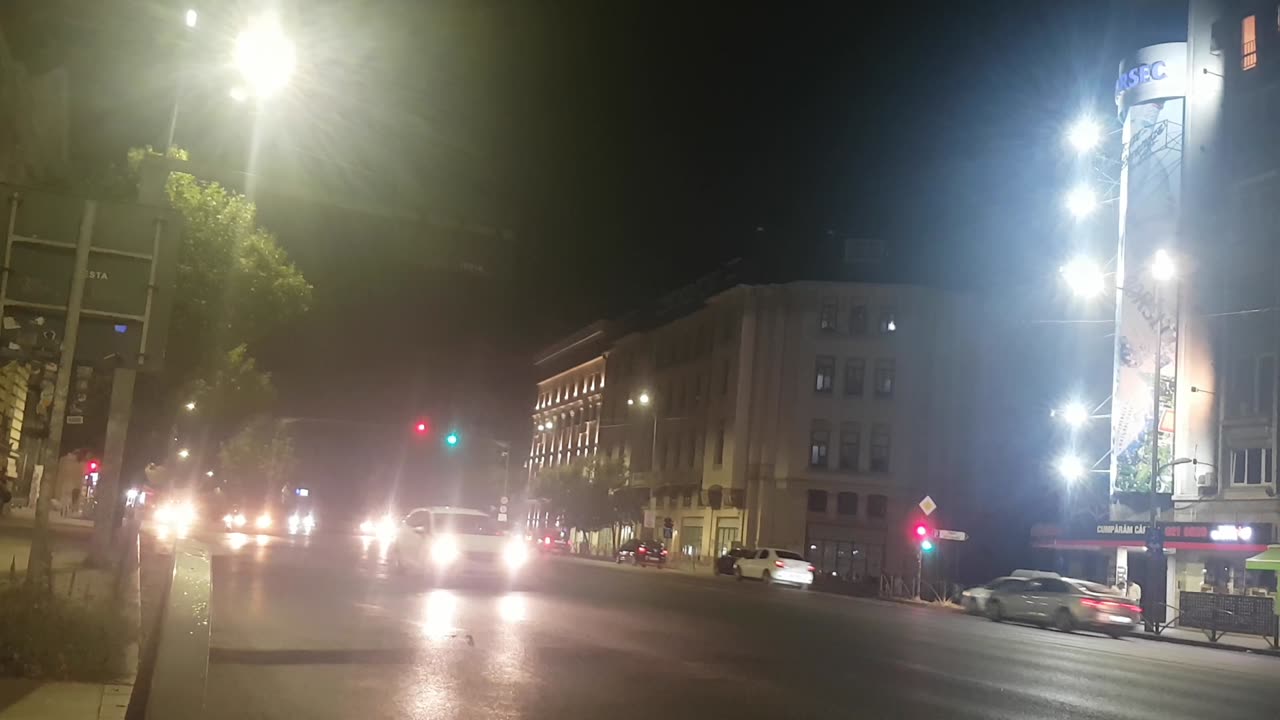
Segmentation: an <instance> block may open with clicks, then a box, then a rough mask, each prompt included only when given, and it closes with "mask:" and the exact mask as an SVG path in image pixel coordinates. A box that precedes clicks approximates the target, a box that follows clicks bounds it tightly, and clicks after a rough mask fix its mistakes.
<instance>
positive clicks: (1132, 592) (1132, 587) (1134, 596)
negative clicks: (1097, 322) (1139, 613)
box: [1124, 580, 1142, 605]
mask: <svg viewBox="0 0 1280 720" xmlns="http://www.w3.org/2000/svg"><path fill="white" fill-rule="evenodd" d="M1124 596H1125V597H1127V598H1129V599H1130V600H1132V601H1133V604H1134V605H1141V604H1142V586H1141V585H1139V584H1138V583H1136V582H1134V581H1132V580H1130V581H1129V587H1128V589H1127V590H1125V593H1124Z"/></svg>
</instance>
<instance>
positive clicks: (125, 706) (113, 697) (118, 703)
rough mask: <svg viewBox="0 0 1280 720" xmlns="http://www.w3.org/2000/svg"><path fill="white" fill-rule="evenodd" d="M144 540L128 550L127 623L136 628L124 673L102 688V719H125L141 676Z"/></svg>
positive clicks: (126, 649)
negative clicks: (139, 653)
mask: <svg viewBox="0 0 1280 720" xmlns="http://www.w3.org/2000/svg"><path fill="white" fill-rule="evenodd" d="M140 543H141V539H140V538H139V537H138V536H137V535H136V534H135V535H134V536H133V547H131V548H130V549H129V551H128V552H127V553H126V555H127V556H128V561H127V562H129V564H130V566H131V567H130V570H129V577H128V579H127V580H126V581H125V583H124V598H123V600H124V602H123V610H124V616H125V619H126V622H128V623H129V624H130V625H132V627H133V639H132V640H131V641H130V642H129V644H128V645H126V646H125V648H124V672H123V673H122V674H121V676H120V677H119V678H117V679H116V681H115V682H112V683H107V684H105V685H103V687H102V704H101V705H99V706H98V720H124V717H125V714H126V712H128V710H129V700H130V698H132V697H133V686H134V684H135V683H136V682H137V679H138V652H139V651H138V639H139V638H140V637H141V633H142V563H141V557H140V555H139V553H140V552H141V549H140Z"/></svg>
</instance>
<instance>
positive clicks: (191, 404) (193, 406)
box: [182, 400, 196, 412]
mask: <svg viewBox="0 0 1280 720" xmlns="http://www.w3.org/2000/svg"><path fill="white" fill-rule="evenodd" d="M182 407H184V408H186V409H187V412H192V411H194V410H195V409H196V401H195V400H192V401H191V402H189V403H187V404H186V405H183V406H182Z"/></svg>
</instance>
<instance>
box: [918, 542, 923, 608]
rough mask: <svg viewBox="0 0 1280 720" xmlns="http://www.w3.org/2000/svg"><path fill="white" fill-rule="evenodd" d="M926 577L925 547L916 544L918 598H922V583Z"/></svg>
mask: <svg viewBox="0 0 1280 720" xmlns="http://www.w3.org/2000/svg"><path fill="white" fill-rule="evenodd" d="M923 578H924V547H922V546H920V545H918V544H917V545H916V599H917V600H919V599H920V585H921V582H922V580H923Z"/></svg>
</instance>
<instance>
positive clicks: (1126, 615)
mask: <svg viewBox="0 0 1280 720" xmlns="http://www.w3.org/2000/svg"><path fill="white" fill-rule="evenodd" d="M1014 581H1016V582H1014ZM986 612H987V617H989V618H991V619H992V620H994V621H996V622H1000V621H1002V620H1018V621H1021V622H1028V623H1032V624H1035V625H1042V626H1053V627H1055V628H1057V629H1058V630H1061V631H1063V632H1071V631H1073V630H1093V631H1096V632H1100V633H1105V634H1107V635H1110V636H1111V637H1115V638H1118V637H1121V636H1123V635H1125V634H1128V633H1129V632H1131V631H1132V630H1133V628H1134V627H1135V626H1136V625H1137V624H1138V618H1139V616H1140V613H1141V609H1140V608H1139V607H1138V606H1137V605H1134V604H1133V603H1132V602H1131V601H1130V600H1129V599H1128V598H1125V597H1124V596H1122V595H1119V594H1117V592H1116V591H1115V590H1112V589H1111V588H1109V587H1106V586H1103V585H1099V584H1097V583H1092V582H1089V581H1087V580H1075V579H1073V578H1064V577H1034V578H1028V579H1026V580H1022V579H1020V578H1011V579H1010V580H1009V581H1006V582H1005V583H1001V584H1000V585H998V586H997V587H996V588H995V589H994V590H993V591H992V593H991V596H990V597H989V598H987V601H986Z"/></svg>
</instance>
